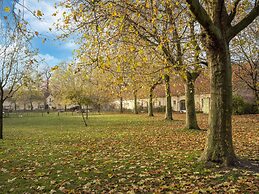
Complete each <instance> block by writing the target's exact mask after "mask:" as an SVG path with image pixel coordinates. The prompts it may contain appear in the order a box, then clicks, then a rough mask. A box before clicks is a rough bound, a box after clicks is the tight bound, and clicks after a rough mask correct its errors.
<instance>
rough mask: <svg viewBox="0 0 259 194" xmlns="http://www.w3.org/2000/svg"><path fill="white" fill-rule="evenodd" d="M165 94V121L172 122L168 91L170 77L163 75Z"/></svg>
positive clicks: (169, 92) (169, 93)
mask: <svg viewBox="0 0 259 194" xmlns="http://www.w3.org/2000/svg"><path fill="white" fill-rule="evenodd" d="M164 79H165V93H166V109H165V119H166V120H173V111H172V101H171V91H170V77H169V75H167V74H166V75H165V78H164Z"/></svg>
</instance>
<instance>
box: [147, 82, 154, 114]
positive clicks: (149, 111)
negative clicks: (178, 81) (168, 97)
mask: <svg viewBox="0 0 259 194" xmlns="http://www.w3.org/2000/svg"><path fill="white" fill-rule="evenodd" d="M153 90H154V87H153V86H152V87H151V88H150V90H149V100H148V116H149V117H153V116H154V113H153Z"/></svg>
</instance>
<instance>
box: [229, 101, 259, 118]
mask: <svg viewBox="0 0 259 194" xmlns="http://www.w3.org/2000/svg"><path fill="white" fill-rule="evenodd" d="M256 113H258V108H257V105H255V104H251V103H247V102H245V101H244V99H243V98H242V97H241V96H233V114H237V115H242V114H256Z"/></svg>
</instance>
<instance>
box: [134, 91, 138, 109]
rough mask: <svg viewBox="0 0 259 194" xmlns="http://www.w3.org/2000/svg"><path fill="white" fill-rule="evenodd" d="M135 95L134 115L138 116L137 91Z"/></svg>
mask: <svg viewBox="0 0 259 194" xmlns="http://www.w3.org/2000/svg"><path fill="white" fill-rule="evenodd" d="M133 94H134V110H133V113H134V114H138V99H137V91H136V90H134V92H133Z"/></svg>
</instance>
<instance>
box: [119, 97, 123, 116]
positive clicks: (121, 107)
mask: <svg viewBox="0 0 259 194" xmlns="http://www.w3.org/2000/svg"><path fill="white" fill-rule="evenodd" d="M120 113H121V114H122V113H123V98H122V97H120Z"/></svg>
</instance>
